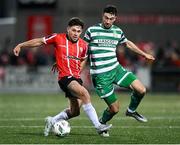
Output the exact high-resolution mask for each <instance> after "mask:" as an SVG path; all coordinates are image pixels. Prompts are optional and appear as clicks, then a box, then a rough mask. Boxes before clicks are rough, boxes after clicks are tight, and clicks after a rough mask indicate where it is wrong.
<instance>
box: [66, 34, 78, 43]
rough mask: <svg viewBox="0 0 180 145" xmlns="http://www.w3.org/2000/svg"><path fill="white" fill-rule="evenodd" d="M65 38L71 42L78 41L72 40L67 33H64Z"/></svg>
mask: <svg viewBox="0 0 180 145" xmlns="http://www.w3.org/2000/svg"><path fill="white" fill-rule="evenodd" d="M66 38H67V39H68V40H69V41H71V42H72V43H77V41H78V40H76V41H73V40H72V39H71V38H70V37H69V36H68V34H66Z"/></svg>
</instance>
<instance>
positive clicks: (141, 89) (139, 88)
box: [130, 79, 146, 94]
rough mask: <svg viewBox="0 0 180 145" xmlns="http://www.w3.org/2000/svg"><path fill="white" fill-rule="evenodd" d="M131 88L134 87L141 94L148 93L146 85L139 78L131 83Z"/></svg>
mask: <svg viewBox="0 0 180 145" xmlns="http://www.w3.org/2000/svg"><path fill="white" fill-rule="evenodd" d="M130 88H131V89H133V90H134V91H136V92H139V93H140V94H145V93H146V88H145V86H144V85H143V84H142V83H141V82H140V81H139V80H138V79H136V80H134V81H133V82H132V83H131V85H130Z"/></svg>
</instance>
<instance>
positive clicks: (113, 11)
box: [103, 5, 117, 16]
mask: <svg viewBox="0 0 180 145" xmlns="http://www.w3.org/2000/svg"><path fill="white" fill-rule="evenodd" d="M103 13H110V14H113V15H115V16H117V8H116V6H114V5H107V6H106V7H105V8H104V10H103Z"/></svg>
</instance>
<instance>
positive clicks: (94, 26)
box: [87, 23, 101, 31]
mask: <svg viewBox="0 0 180 145" xmlns="http://www.w3.org/2000/svg"><path fill="white" fill-rule="evenodd" d="M99 28H101V25H100V23H98V24H95V25H92V26H90V27H88V29H87V30H88V31H91V30H93V29H99Z"/></svg>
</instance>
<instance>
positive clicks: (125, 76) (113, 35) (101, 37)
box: [84, 5, 155, 136]
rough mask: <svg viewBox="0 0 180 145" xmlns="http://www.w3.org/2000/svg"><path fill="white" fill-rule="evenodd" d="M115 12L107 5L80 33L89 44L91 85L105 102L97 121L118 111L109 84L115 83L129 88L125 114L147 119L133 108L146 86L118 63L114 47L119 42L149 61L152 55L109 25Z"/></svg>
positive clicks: (144, 91) (152, 58)
mask: <svg viewBox="0 0 180 145" xmlns="http://www.w3.org/2000/svg"><path fill="white" fill-rule="evenodd" d="M116 16H117V9H116V7H115V6H112V5H108V6H107V7H105V8H104V11H103V14H102V23H99V24H96V25H94V26H91V27H89V28H88V29H87V31H86V32H85V35H84V40H85V41H86V42H88V44H89V50H88V55H89V63H90V73H91V76H92V81H93V85H94V87H95V89H96V92H97V94H98V95H99V97H100V98H101V99H104V101H105V102H106V104H107V105H108V107H107V108H106V109H105V110H104V112H103V114H102V117H101V118H100V121H101V123H104V124H106V122H107V121H109V120H111V119H112V118H113V116H114V115H115V114H117V113H118V111H119V102H118V101H117V97H116V96H115V93H114V87H113V84H116V85H118V86H120V87H125V88H130V89H131V90H132V95H131V101H130V104H129V107H128V108H127V111H126V116H130V117H133V118H135V119H136V120H138V121H140V122H147V119H146V118H145V117H144V116H142V115H140V114H139V113H138V112H137V111H136V109H137V107H138V105H139V103H140V102H141V100H142V98H143V97H144V95H145V93H146V88H145V87H144V85H143V84H142V83H141V82H140V81H139V80H138V79H137V77H136V76H135V75H134V74H133V73H132V72H130V71H128V70H126V69H124V68H123V67H122V66H121V65H120V64H119V62H118V60H117V57H116V48H118V47H117V46H118V45H122V44H123V45H125V46H126V47H127V48H129V49H131V50H132V51H134V52H135V53H137V54H139V55H141V56H143V57H144V58H145V59H147V60H150V61H153V60H154V59H155V58H154V57H153V56H152V55H150V54H147V53H145V52H143V51H142V50H140V49H139V48H138V47H137V46H136V45H135V44H134V43H133V42H132V41H130V40H128V39H127V38H126V37H125V35H124V33H123V31H122V30H121V29H120V28H119V27H117V26H115V25H113V23H114V22H115V20H116ZM102 136H109V133H108V132H102Z"/></svg>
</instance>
